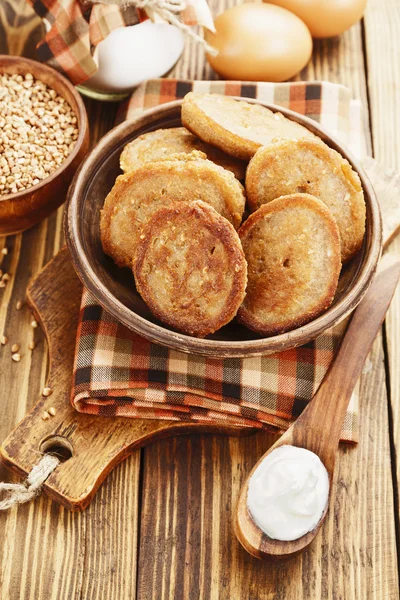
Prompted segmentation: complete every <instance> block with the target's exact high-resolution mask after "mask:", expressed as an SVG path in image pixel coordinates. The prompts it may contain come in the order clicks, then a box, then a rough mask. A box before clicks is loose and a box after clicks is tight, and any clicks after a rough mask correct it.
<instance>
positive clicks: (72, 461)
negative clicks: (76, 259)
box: [0, 248, 251, 510]
mask: <svg viewBox="0 0 400 600" xmlns="http://www.w3.org/2000/svg"><path fill="white" fill-rule="evenodd" d="M81 295H82V284H81V283H80V281H79V279H78V277H77V276H76V273H75V271H74V269H73V266H72V264H71V261H70V260H69V256H68V253H67V250H66V249H65V248H64V249H63V250H61V251H60V252H59V253H58V254H57V256H55V257H54V259H53V260H51V261H50V262H49V263H48V264H47V265H46V267H45V268H44V269H43V271H41V272H40V273H39V275H37V277H35V278H34V279H33V280H32V282H31V283H30V285H29V286H28V289H27V300H28V303H29V306H30V308H31V309H32V312H33V313H34V315H35V317H36V318H37V321H38V322H39V323H40V324H41V326H42V329H43V331H44V332H45V334H46V339H47V344H48V348H49V374H48V377H47V380H46V387H48V388H50V389H52V390H53V393H52V394H51V395H50V396H47V397H44V396H43V395H42V396H41V398H40V399H39V400H38V402H37V403H36V404H35V406H34V407H33V409H32V410H31V411H30V413H29V414H28V415H27V416H26V417H25V418H24V419H23V420H22V421H21V422H20V423H19V424H18V426H17V428H16V429H15V430H14V431H13V432H12V433H11V434H10V435H9V436H8V437H7V439H6V440H5V441H4V443H3V444H2V446H1V447H0V455H1V458H2V461H3V463H4V464H5V465H6V466H7V467H8V468H9V469H11V470H13V471H16V472H17V473H18V474H19V475H22V476H24V477H26V476H27V475H28V474H29V473H30V472H31V470H32V468H33V467H34V465H35V464H37V462H38V455H40V453H41V452H46V451H47V452H51V451H52V450H53V452H56V450H57V449H58V448H61V449H62V450H61V452H63V451H65V450H66V451H67V453H68V456H69V457H68V460H65V462H61V464H59V465H58V466H57V468H56V469H55V471H53V473H51V475H50V476H49V477H48V479H47V480H46V482H45V484H44V486H43V491H44V492H45V493H46V494H47V495H49V496H50V497H51V498H53V499H55V500H57V502H60V503H61V504H63V505H64V506H66V507H67V508H69V509H71V510H83V509H84V508H86V507H87V505H88V504H89V502H90V501H91V500H92V498H93V496H94V494H95V493H96V491H97V489H98V488H99V486H100V484H101V483H102V482H103V480H104V479H105V477H106V476H107V475H108V473H109V472H110V471H111V470H112V469H113V468H114V467H115V465H117V464H118V463H119V462H121V461H122V460H123V459H125V458H126V457H127V456H129V454H131V453H132V452H133V451H134V450H136V449H137V448H140V447H142V446H144V445H145V444H148V443H150V442H151V441H152V440H154V439H158V438H160V437H167V436H173V435H180V434H185V433H186V434H188V433H191V432H193V433H196V432H212V433H221V434H225V435H239V434H241V433H242V431H243V433H244V434H245V433H251V430H250V429H248V428H243V429H241V428H239V427H237V428H236V427H223V426H220V425H212V424H209V425H205V424H200V423H195V422H193V423H184V422H179V421H165V420H150V419H146V420H140V419H126V418H123V417H117V418H112V419H108V418H107V417H99V416H90V415H84V414H80V413H77V412H76V411H75V410H74V409H73V408H72V406H71V404H70V402H69V395H70V388H71V377H72V373H73V365H74V354H75V343H76V330H77V327H78V320H79V310H80V299H81ZM51 408H52V409H53V412H54V415H52V416H51V417H50V418H47V419H42V415H43V413H44V412H47V414H49V411H50V409H51Z"/></svg>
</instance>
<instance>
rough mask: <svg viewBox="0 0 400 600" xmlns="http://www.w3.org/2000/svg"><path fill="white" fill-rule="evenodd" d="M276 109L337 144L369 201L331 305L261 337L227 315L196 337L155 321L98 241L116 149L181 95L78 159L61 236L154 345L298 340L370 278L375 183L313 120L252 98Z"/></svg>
mask: <svg viewBox="0 0 400 600" xmlns="http://www.w3.org/2000/svg"><path fill="white" fill-rule="evenodd" d="M249 102H254V103H258V104H263V105H264V106H268V108H270V109H271V110H274V111H278V110H279V111H280V112H282V113H283V114H284V115H285V116H287V117H288V118H290V119H292V120H294V121H296V122H298V123H301V124H302V125H304V126H306V127H307V128H308V129H310V130H311V131H312V132H313V133H315V134H316V135H318V136H319V137H321V138H322V139H323V140H324V141H325V142H326V143H327V144H328V145H329V146H331V147H332V148H334V149H335V150H338V151H339V152H340V153H341V154H342V155H343V156H344V157H345V158H347V160H348V161H349V162H350V163H351V164H352V166H353V168H354V169H355V170H356V171H357V172H358V174H359V176H360V179H361V182H362V186H363V189H364V195H365V202H366V207H367V219H366V233H365V237H364V242H363V246H362V249H361V250H360V252H359V253H358V254H357V256H356V257H354V258H353V259H352V261H351V262H350V263H349V264H348V265H346V266H345V267H344V268H343V270H342V274H341V277H340V281H339V286H338V291H337V294H336V297H335V300H334V302H333V304H332V306H331V307H330V308H329V309H328V310H327V311H326V312H325V313H324V314H322V315H321V316H320V317H318V318H317V319H314V320H313V321H311V322H310V323H308V324H307V325H304V326H303V327H300V328H298V329H294V330H292V331H289V332H287V333H283V334H281V335H276V336H273V337H268V338H261V337H260V336H258V335H257V334H255V333H253V332H251V331H250V330H248V329H246V328H245V327H242V326H241V325H239V324H238V323H236V321H232V322H231V323H229V324H228V325H226V326H225V327H223V328H222V329H220V330H219V331H217V332H216V333H215V334H213V335H210V336H208V337H207V338H205V339H199V338H195V337H191V336H189V335H185V334H183V333H179V332H176V331H174V330H172V329H170V328H169V327H168V326H166V325H164V324H163V323H161V322H159V321H158V320H157V319H156V318H155V317H154V316H153V315H152V313H151V312H150V311H149V309H148V308H147V306H146V304H145V303H144V301H143V300H142V298H141V297H140V295H139V294H138V293H137V291H136V289H135V284H134V280H133V276H132V273H131V272H130V271H129V270H128V269H119V268H118V267H117V266H116V265H115V264H114V262H113V261H112V259H111V258H110V257H109V256H106V255H105V254H104V252H103V250H102V247H101V240H100V229H99V220H100V209H101V208H102V206H103V203H104V199H105V197H106V196H107V194H108V192H109V191H110V190H111V188H112V186H113V184H114V182H115V179H116V177H117V176H118V175H119V174H120V173H121V171H120V168H119V156H120V154H121V151H122V149H123V147H124V146H125V144H127V143H128V142H130V141H131V140H133V139H134V138H136V137H138V136H139V135H141V134H143V133H146V132H148V131H153V130H155V129H159V128H161V127H164V128H165V127H178V126H180V125H181V120H180V114H181V101H176V102H171V103H168V104H164V105H162V106H160V107H157V108H154V109H151V110H149V111H147V112H146V113H144V114H143V116H141V117H139V118H138V119H135V120H133V121H126V122H124V123H122V124H121V125H119V126H118V127H116V128H115V129H113V130H112V131H110V132H109V133H108V134H107V135H105V136H104V137H103V138H102V139H101V140H100V142H99V143H98V145H97V146H96V147H95V148H94V150H93V151H92V152H91V153H90V154H89V155H88V157H87V158H86V160H85V161H84V163H83V164H82V165H81V167H80V169H79V172H78V173H77V175H76V177H75V178H74V181H73V183H72V185H71V187H70V189H69V192H68V205H67V209H66V212H65V237H66V240H67V245H68V248H69V251H70V254H71V258H72V260H73V263H74V266H75V269H76V272H77V274H78V276H79V277H80V279H81V280H82V282H83V284H84V285H85V286H86V287H87V288H88V290H89V291H90V292H91V293H92V294H93V296H94V297H95V298H96V299H97V301H98V302H99V304H101V305H102V306H103V307H104V308H105V309H106V310H107V311H108V312H109V313H110V314H111V315H113V316H114V317H115V318H116V319H118V321H120V322H121V323H123V324H124V325H126V326H127V327H129V328H130V329H131V330H132V331H134V332H136V333H138V334H140V335H142V336H143V337H145V338H147V339H149V340H151V341H153V342H156V343H158V344H161V345H164V346H168V347H170V348H174V349H176V350H181V351H184V352H191V353H194V354H201V355H206V356H213V357H234V356H237V357H240V356H251V355H258V354H270V353H273V352H279V351H282V350H286V349H289V348H294V347H296V346H300V345H302V344H305V343H306V342H309V341H310V340H312V339H314V338H315V337H317V336H318V335H320V334H321V333H323V332H324V331H325V330H327V329H328V328H330V327H332V326H333V325H335V324H336V323H339V322H340V321H342V320H343V319H344V318H345V317H346V316H347V315H348V314H349V313H350V312H351V311H352V310H353V309H354V308H355V307H356V306H357V304H358V303H359V302H360V301H361V299H362V298H363V296H364V294H365V293H366V291H367V289H368V287H369V285H370V283H371V280H372V278H373V275H374V272H375V269H376V266H377V263H378V260H379V257H380V254H381V247H382V233H381V217H380V211H379V206H378V202H377V199H376V196H375V194H374V190H373V188H372V186H371V184H370V182H369V180H368V178H367V177H366V175H365V173H364V172H363V170H362V168H361V167H360V166H359V165H358V164H357V162H356V161H355V160H354V159H353V158H352V157H351V156H350V155H349V153H348V152H347V151H346V150H345V149H344V148H343V147H342V146H341V145H340V144H339V143H338V142H337V141H335V140H334V139H333V138H332V137H331V136H329V135H328V134H327V133H326V132H325V131H324V130H323V129H322V128H321V127H319V126H318V125H317V124H316V123H314V122H313V121H311V120H310V119H308V118H306V117H303V116H301V115H299V114H297V113H294V112H292V111H289V110H285V109H283V108H281V107H278V106H273V105H269V104H265V103H263V102H257V101H256V100H249Z"/></svg>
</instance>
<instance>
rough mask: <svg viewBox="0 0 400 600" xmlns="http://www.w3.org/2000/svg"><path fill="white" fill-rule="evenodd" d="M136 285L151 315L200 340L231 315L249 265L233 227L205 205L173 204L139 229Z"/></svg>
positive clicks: (197, 203) (196, 203)
mask: <svg viewBox="0 0 400 600" xmlns="http://www.w3.org/2000/svg"><path fill="white" fill-rule="evenodd" d="M133 273H134V276H135V282H136V287H137V290H138V291H139V293H140V294H141V296H142V298H143V299H144V301H145V302H146V304H147V305H148V306H149V308H150V310H151V311H152V312H153V313H154V315H155V316H156V317H157V318H158V319H160V320H161V321H163V322H164V323H167V324H168V325H170V326H171V327H173V328H175V329H178V330H179V331H183V332H184V333H187V334H188V335H193V336H196V337H204V336H206V335H208V334H209V333H213V332H214V331H216V330H217V329H220V327H222V326H223V325H225V324H226V323H228V322H229V321H231V319H233V317H234V316H235V314H236V312H237V310H238V308H239V306H240V304H241V303H242V301H243V298H244V296H245V288H246V280H247V276H246V273H247V265H246V260H245V258H244V254H243V250H242V246H241V244H240V240H239V236H238V234H237V233H236V231H235V229H234V228H233V227H232V225H231V224H230V223H229V222H228V221H227V220H226V219H224V217H221V215H219V214H218V213H217V211H216V210H214V209H213V208H212V206H209V205H208V204H206V203H205V202H201V201H195V202H188V203H186V202H179V203H177V202H175V203H171V204H170V205H169V206H167V207H162V208H160V209H159V210H157V211H156V212H155V213H154V214H153V215H152V217H151V219H149V220H148V222H147V224H146V225H145V227H143V230H142V233H141V235H140V239H139V242H138V244H137V247H136V254H135V258H134V262H133Z"/></svg>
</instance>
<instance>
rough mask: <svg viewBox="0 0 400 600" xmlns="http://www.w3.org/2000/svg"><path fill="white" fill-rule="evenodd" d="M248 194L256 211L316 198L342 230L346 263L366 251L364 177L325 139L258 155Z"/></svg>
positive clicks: (250, 171)
mask: <svg viewBox="0 0 400 600" xmlns="http://www.w3.org/2000/svg"><path fill="white" fill-rule="evenodd" d="M246 192H247V198H248V201H249V206H250V209H251V210H252V211H255V210H257V208H259V207H260V206H261V205H262V204H266V203H267V202H270V201H271V200H274V199H275V198H278V197H279V196H283V195H287V194H293V193H297V192H301V193H308V194H312V195H313V196H316V197H317V198H319V199H320V200H322V202H323V203H324V204H325V205H326V206H327V207H328V208H329V210H330V211H331V213H332V215H333V217H334V219H335V221H336V223H337V225H338V227H339V232H340V239H341V247H342V260H343V262H346V261H348V260H349V259H350V258H351V257H352V256H354V254H355V253H356V252H358V250H359V249H360V248H361V245H362V241H363V237H364V232H365V202H364V194H363V191H362V188H361V182H360V178H359V177H358V175H357V173H356V172H355V171H353V169H352V168H351V165H350V164H349V163H348V162H347V160H346V159H344V158H343V157H342V156H341V155H340V154H339V153H338V152H336V151H335V150H332V148H329V147H328V146H327V145H326V144H324V143H323V142H322V141H321V140H318V139H315V140H289V141H283V142H280V143H278V144H275V145H274V146H269V147H265V148H260V149H259V150H257V152H256V154H255V155H254V157H253V158H252V159H251V161H250V163H249V166H248V169H247V174H246Z"/></svg>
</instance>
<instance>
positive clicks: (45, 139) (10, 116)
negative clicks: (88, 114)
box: [0, 73, 79, 197]
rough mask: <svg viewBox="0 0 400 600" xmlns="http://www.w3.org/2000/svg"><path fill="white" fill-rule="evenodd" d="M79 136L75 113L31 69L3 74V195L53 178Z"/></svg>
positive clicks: (0, 165)
mask: <svg viewBox="0 0 400 600" xmlns="http://www.w3.org/2000/svg"><path fill="white" fill-rule="evenodd" d="M78 135H79V130H78V120H77V117H76V115H75V113H74V111H73V110H72V108H71V107H70V105H69V104H68V102H67V101H66V100H65V99H64V98H63V97H62V96H59V95H58V93H57V92H56V91H55V90H53V89H51V88H50V87H49V86H48V85H46V84H45V83H44V82H43V81H40V80H39V79H36V78H35V77H34V76H33V75H32V73H26V74H24V75H18V74H13V75H12V74H9V73H2V74H0V197H1V196H6V195H8V194H17V193H18V192H22V191H24V190H27V189H29V188H30V187H32V186H34V185H38V184H39V183H40V182H41V181H43V180H44V179H46V178H47V177H49V176H50V175H51V174H52V173H53V172H54V171H56V170H57V169H58V168H59V167H60V166H61V165H62V163H63V162H64V160H66V158H67V157H68V156H69V154H70V153H71V152H72V150H73V149H74V146H75V144H76V141H77V139H78Z"/></svg>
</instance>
